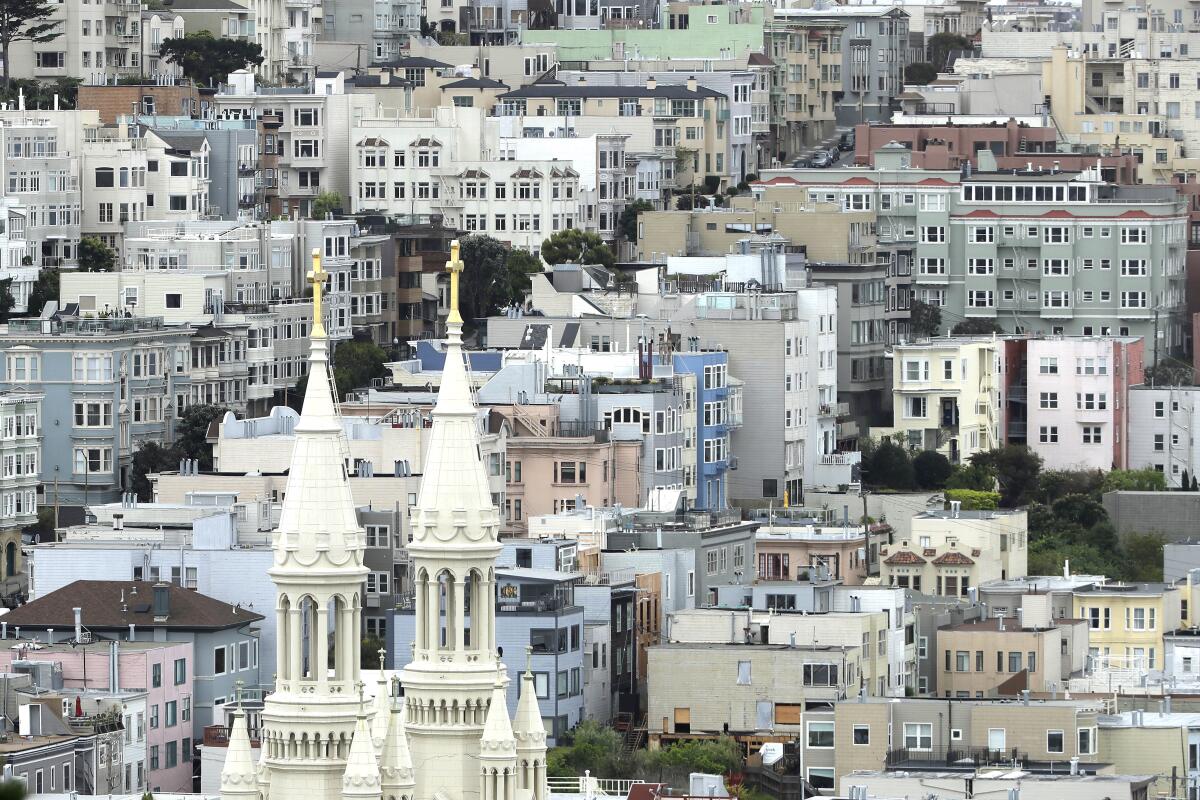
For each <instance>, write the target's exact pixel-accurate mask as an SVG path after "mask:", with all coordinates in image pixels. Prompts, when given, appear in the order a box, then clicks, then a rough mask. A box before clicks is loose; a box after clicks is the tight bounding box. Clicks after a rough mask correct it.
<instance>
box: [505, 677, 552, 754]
mask: <svg viewBox="0 0 1200 800" xmlns="http://www.w3.org/2000/svg"><path fill="white" fill-rule="evenodd" d="M513 734H514V735H515V737H516V740H517V747H518V748H519V749H522V750H531V749H538V748H541V749H543V750H544V749H545V747H546V726H545V725H543V724H542V711H541V709H540V708H538V701H537V689H535V688H534V685H533V671H532V669H531V667H529V666H526V668H525V672H524V674H522V675H521V697H520V699H519V700H517V718H516V719H515V720H514V721H513Z"/></svg>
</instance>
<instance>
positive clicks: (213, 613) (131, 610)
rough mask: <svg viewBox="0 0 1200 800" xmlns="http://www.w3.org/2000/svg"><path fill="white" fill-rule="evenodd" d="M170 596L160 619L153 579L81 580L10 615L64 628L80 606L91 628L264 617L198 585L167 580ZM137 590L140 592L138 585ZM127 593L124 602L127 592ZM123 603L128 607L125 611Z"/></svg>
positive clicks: (11, 619)
mask: <svg viewBox="0 0 1200 800" xmlns="http://www.w3.org/2000/svg"><path fill="white" fill-rule="evenodd" d="M165 585H166V587H167V597H168V600H169V612H170V613H169V614H168V615H167V618H166V620H164V621H162V622H156V621H155V619H154V586H155V584H153V583H151V582H149V581H75V582H74V583H69V584H67V585H66V586H64V587H63V588H61V589H59V590H58V591H57V592H51V593H50V594H47V595H44V596H42V597H39V598H38V599H37V600H34V601H32V602H29V603H26V604H25V605H23V606H21V607H20V608H14V609H13V610H12V611H10V612H8V614H7V615H6V616H5V617H4V621H5V622H7V623H8V624H9V625H11V626H17V625H22V626H25V627H31V628H38V627H46V628H58V629H61V630H66V629H68V628H72V627H73V626H74V625H75V611H74V610H75V609H76V608H82V609H83V625H84V627H85V628H88V629H89V630H93V631H98V630H118V629H120V630H125V629H127V628H128V627H129V625H130V624H131V623H132V624H134V625H137V626H138V627H139V628H143V629H145V628H172V629H175V630H213V631H216V630H223V629H225V628H238V627H241V626H242V625H247V624H250V623H254V622H261V621H262V619H263V616H262V614H255V613H254V612H253V611H247V610H246V609H244V608H238V609H236V611H235V609H234V606H233V605H231V604H229V603H226V602H224V601H223V600H215V599H213V598H211V597H209V596H207V595H203V594H200V593H199V592H196V591H193V590H192V589H184V588H183V587H181V586H176V585H175V584H173V583H169V584H165ZM135 589H136V590H137V594H134V590H135ZM122 593H124V598H125V600H124V605H122V601H121V597H122ZM122 608H124V609H125V610H124V611H123V610H122Z"/></svg>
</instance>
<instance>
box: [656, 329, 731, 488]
mask: <svg viewBox="0 0 1200 800" xmlns="http://www.w3.org/2000/svg"><path fill="white" fill-rule="evenodd" d="M672 366H673V367H674V369H675V372H677V373H691V374H693V375H695V376H696V403H695V406H694V408H693V411H692V413H695V415H696V508H700V509H704V510H706V511H719V510H721V509H723V508H727V507H728V503H729V485H728V481H727V480H726V473H727V472H728V471H729V469H730V466H731V465H732V464H736V463H737V462H736V460H734V457H733V455H732V454H731V453H726V452H722V450H723V449H724V447H725V443H727V442H728V441H729V432H730V431H731V430H732V429H733V428H734V427H736V426H738V425H740V424H741V417H742V410H741V404H740V401H738V400H737V397H738V396H739V395H738V394H737V393H731V392H730V389H729V382H730V378H729V354H728V353H726V352H725V351H723V350H719V351H705V352H684V353H675V354H674V355H673V356H672ZM731 395H733V396H732V397H731Z"/></svg>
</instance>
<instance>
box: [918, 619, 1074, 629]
mask: <svg viewBox="0 0 1200 800" xmlns="http://www.w3.org/2000/svg"><path fill="white" fill-rule="evenodd" d="M1051 622H1053V624H1052V625H1051V626H1050V627H1049V628H1022V627H1021V625H1020V622H1018V621H1017V620H1015V619H1007V620H1005V621H1004V627H1003V628H1001V627H1000V618H999V617H988V618H987V619H982V620H980V619H977V620H972V621H970V622H960V623H959V624H957V625H947V626H946V627H944V628H942V629H941V630H943V631H979V632H990V633H1041V632H1044V631H1049V630H1054V629H1055V628H1056V627H1058V626H1059V625H1070V624H1074V623H1081V622H1084V620H1082V619H1054V620H1051Z"/></svg>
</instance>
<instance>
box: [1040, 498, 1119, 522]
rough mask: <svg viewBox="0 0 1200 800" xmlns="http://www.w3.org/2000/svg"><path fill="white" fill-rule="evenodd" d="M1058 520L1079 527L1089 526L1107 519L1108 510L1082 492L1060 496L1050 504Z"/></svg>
mask: <svg viewBox="0 0 1200 800" xmlns="http://www.w3.org/2000/svg"><path fill="white" fill-rule="evenodd" d="M1050 509H1051V511H1053V512H1054V516H1055V517H1057V518H1058V519H1059V520H1065V521H1066V522H1070V523H1073V524H1075V525H1078V526H1080V527H1081V528H1091V527H1093V526H1095V525H1096V524H1097V523H1099V522H1103V521H1105V520H1107V519H1108V512H1107V511H1105V510H1104V506H1102V505H1101V504H1100V503H1098V502H1097V501H1096V500H1093V499H1092V498H1090V497H1088V496H1087V495H1082V494H1069V495H1066V496H1065V497H1060V498H1058V499H1057V500H1055V501H1054V503H1053V504H1052V505H1051V506H1050Z"/></svg>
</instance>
